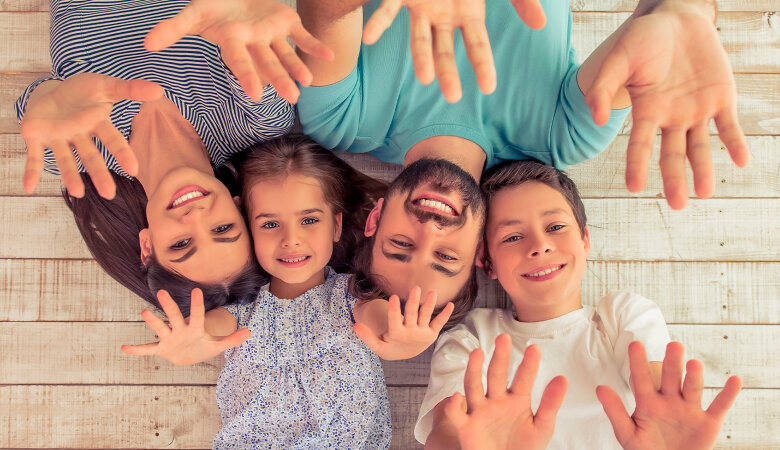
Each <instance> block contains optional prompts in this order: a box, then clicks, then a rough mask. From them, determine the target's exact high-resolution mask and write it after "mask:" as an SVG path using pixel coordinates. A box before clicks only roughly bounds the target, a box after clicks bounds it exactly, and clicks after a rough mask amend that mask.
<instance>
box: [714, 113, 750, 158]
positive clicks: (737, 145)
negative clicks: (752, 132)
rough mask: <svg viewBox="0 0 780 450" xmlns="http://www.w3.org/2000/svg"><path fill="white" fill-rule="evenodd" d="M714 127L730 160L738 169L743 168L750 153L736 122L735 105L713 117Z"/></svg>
mask: <svg viewBox="0 0 780 450" xmlns="http://www.w3.org/2000/svg"><path fill="white" fill-rule="evenodd" d="M715 127H716V128H717V129H718V135H719V137H720V140H721V141H723V144H724V145H725V146H726V148H727V149H728V151H729V155H731V160H732V161H734V163H735V164H736V165H738V166H739V167H745V165H747V163H748V161H750V152H749V150H748V146H747V142H746V141H745V133H743V132H742V127H741V126H740V125H739V120H737V107H736V105H732V106H731V107H730V108H728V109H726V110H724V111H721V113H720V114H718V115H717V116H715Z"/></svg>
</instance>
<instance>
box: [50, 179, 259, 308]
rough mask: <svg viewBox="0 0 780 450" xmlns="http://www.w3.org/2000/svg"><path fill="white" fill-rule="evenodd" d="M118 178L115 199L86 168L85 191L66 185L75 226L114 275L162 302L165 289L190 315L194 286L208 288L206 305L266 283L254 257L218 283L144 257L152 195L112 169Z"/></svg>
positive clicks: (248, 293)
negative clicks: (76, 192)
mask: <svg viewBox="0 0 780 450" xmlns="http://www.w3.org/2000/svg"><path fill="white" fill-rule="evenodd" d="M111 175H112V177H113V179H114V183H115V184H116V196H115V197H114V199H112V200H108V199H105V198H103V197H101V196H100V194H98V192H97V189H96V188H95V185H94V184H93V183H92V180H91V178H90V177H89V175H88V174H86V173H82V174H81V179H82V181H83V182H84V196H83V197H82V198H76V197H73V196H71V195H70V194H68V192H67V190H66V189H63V190H62V196H63V198H64V199H65V204H66V205H68V208H70V210H71V212H73V218H74V219H75V221H76V226H77V227H78V229H79V231H80V232H81V236H82V237H83V238H84V242H85V243H86V244H87V248H88V249H89V251H90V253H92V256H93V257H94V258H95V261H97V263H98V264H99V265H100V267H101V268H103V270H105V271H106V273H108V274H109V275H110V276H111V278H113V279H115V280H116V281H118V282H119V283H120V284H122V285H123V286H124V287H126V288H128V289H130V290H131V291H132V292H133V293H135V294H136V295H137V296H139V297H141V298H142V299H144V300H146V301H147V302H149V303H150V304H152V305H153V306H154V307H156V308H160V304H159V302H158V301H157V296H156V293H157V291H158V290H159V289H165V290H166V291H168V293H169V294H170V295H171V298H173V300H174V301H175V302H176V304H177V305H178V306H179V309H180V310H181V312H182V314H184V315H185V316H187V315H189V310H190V294H191V292H192V289H194V288H196V287H197V288H200V289H201V290H202V291H203V301H204V306H205V308H206V310H207V311H208V310H210V309H213V308H216V307H218V306H222V305H225V304H228V303H231V302H234V301H239V300H244V299H247V298H252V297H254V296H255V295H257V292H258V291H259V289H260V287H261V286H262V285H263V282H264V278H263V277H262V272H261V271H260V268H259V265H258V264H257V262H256V261H255V259H254V257H250V258H249V260H248V261H247V264H246V266H245V267H244V269H243V270H242V271H241V273H239V274H238V275H237V276H235V277H233V279H232V280H226V282H224V283H218V284H202V283H196V282H194V281H192V280H189V279H188V278H186V277H184V276H182V275H180V274H177V273H175V272H171V271H169V270H167V269H165V268H164V267H163V266H162V265H160V264H159V262H158V261H157V260H156V259H155V258H154V255H152V256H151V257H150V258H148V260H147V261H146V264H143V263H142V262H141V247H140V245H139V243H138V233H139V232H140V231H141V230H142V229H144V228H147V227H148V226H149V224H148V222H147V220H146V203H147V197H146V192H145V191H144V188H143V187H142V186H141V183H139V182H138V181H137V180H131V179H128V178H125V177H122V176H120V175H117V174H115V173H113V172H111Z"/></svg>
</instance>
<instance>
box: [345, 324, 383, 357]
mask: <svg viewBox="0 0 780 450" xmlns="http://www.w3.org/2000/svg"><path fill="white" fill-rule="evenodd" d="M352 329H353V330H354V331H355V334H356V335H357V337H358V338H360V340H361V341H363V342H364V343H365V344H366V346H368V348H370V349H371V350H373V351H374V353H377V354H379V351H378V350H380V349H381V347H382V345H383V344H384V343H383V342H382V341H381V340H380V339H379V337H378V336H377V335H376V333H374V331H373V330H371V328H370V327H369V326H367V325H365V324H362V323H356V324H354V325H352Z"/></svg>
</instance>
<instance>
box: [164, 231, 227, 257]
mask: <svg viewBox="0 0 780 450" xmlns="http://www.w3.org/2000/svg"><path fill="white" fill-rule="evenodd" d="M240 237H241V232H240V231H239V232H238V234H237V235H235V236H233V237H215V238H212V240H213V241H214V242H219V243H224V242H227V243H230V242H236V241H237V240H238V238H240ZM196 250H198V247H192V248H191V249H189V250H188V251H187V253H185V254H184V256H182V257H181V258H177V259H172V260H171V262H172V263H180V262H184V261H186V260H188V259H190V258H191V257H192V255H194V254H195V251H196Z"/></svg>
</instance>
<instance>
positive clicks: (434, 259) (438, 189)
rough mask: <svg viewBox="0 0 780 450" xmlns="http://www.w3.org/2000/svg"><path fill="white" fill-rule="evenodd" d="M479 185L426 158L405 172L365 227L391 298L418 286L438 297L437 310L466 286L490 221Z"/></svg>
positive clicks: (454, 169) (376, 268) (452, 167)
mask: <svg viewBox="0 0 780 450" xmlns="http://www.w3.org/2000/svg"><path fill="white" fill-rule="evenodd" d="M484 206H485V205H484V200H483V197H482V194H481V192H480V191H479V186H478V185H477V183H476V181H474V179H473V178H472V177H471V176H470V175H469V174H467V173H466V172H464V171H463V170H461V169H460V168H458V166H456V165H454V164H452V163H449V162H446V161H441V160H421V161H418V162H416V163H414V164H412V165H410V166H409V167H407V168H406V169H405V170H404V172H402V173H401V174H400V175H399V176H398V178H397V179H396V180H395V181H394V182H393V184H392V185H391V186H390V189H389V190H388V195H387V198H385V199H384V200H383V201H380V203H379V204H377V206H376V208H374V211H372V213H371V215H370V216H369V219H368V221H367V224H366V236H374V237H375V240H374V245H373V248H372V252H371V256H372V262H371V268H370V272H371V274H372V275H374V276H376V279H375V280H374V281H375V282H377V283H378V284H380V286H381V287H382V288H383V290H384V291H386V292H389V293H390V294H397V295H398V296H399V297H401V298H406V297H407V296H408V294H409V291H410V289H411V288H412V287H414V286H420V288H421V289H422V292H423V295H425V294H426V293H427V292H429V291H435V292H436V293H437V294H438V299H437V306H441V305H444V304H445V303H447V302H448V301H450V300H451V299H452V298H453V297H454V296H455V295H456V294H457V293H458V292H459V291H460V290H461V289H462V288H463V286H464V285H465V284H466V281H467V280H468V279H469V276H470V275H471V272H472V267H473V265H474V257H475V255H476V252H477V246H478V244H479V240H480V234H481V230H482V226H483V222H484V220H485V219H484V217H485V213H484V211H485V208H484Z"/></svg>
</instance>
